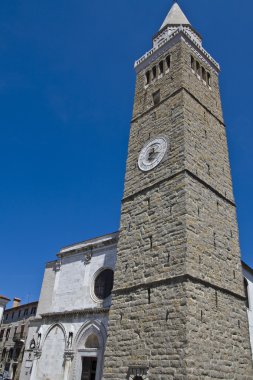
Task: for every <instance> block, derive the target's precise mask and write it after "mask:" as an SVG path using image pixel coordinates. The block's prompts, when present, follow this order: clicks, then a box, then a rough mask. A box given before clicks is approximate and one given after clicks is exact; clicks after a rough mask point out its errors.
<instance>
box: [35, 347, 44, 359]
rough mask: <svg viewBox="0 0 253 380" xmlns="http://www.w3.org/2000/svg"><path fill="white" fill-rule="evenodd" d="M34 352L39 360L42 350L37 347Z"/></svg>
mask: <svg viewBox="0 0 253 380" xmlns="http://www.w3.org/2000/svg"><path fill="white" fill-rule="evenodd" d="M33 354H34V359H37V360H38V359H39V358H40V357H41V354H42V351H41V350H38V349H37V350H34V351H33Z"/></svg>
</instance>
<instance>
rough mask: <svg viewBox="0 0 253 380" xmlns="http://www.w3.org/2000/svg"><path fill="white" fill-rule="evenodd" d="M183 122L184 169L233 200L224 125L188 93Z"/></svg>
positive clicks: (185, 93)
mask: <svg viewBox="0 0 253 380" xmlns="http://www.w3.org/2000/svg"><path fill="white" fill-rule="evenodd" d="M202 87H205V86H204V84H203V83H202ZM184 124H185V168H186V169H188V170H189V171H190V172H191V173H193V174H194V175H196V176H197V177H198V178H200V179H201V180H203V181H205V182H206V183H207V184H208V185H210V186H212V187H213V188H214V189H215V190H217V191H218V192H219V193H220V194H221V195H222V196H223V197H225V198H227V199H229V200H230V201H231V202H233V201H234V196H233V188H232V180H231V171H230V164H229V155H228V146H227V137H226V129H225V126H224V125H223V124H222V123H220V122H219V121H218V120H217V119H216V118H215V117H214V116H213V115H212V114H211V113H210V112H209V111H207V110H206V109H205V108H204V106H203V105H202V104H199V103H198V102H196V100H195V99H194V98H193V97H192V96H191V95H189V94H188V93H187V92H184Z"/></svg>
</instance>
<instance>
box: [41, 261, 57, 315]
mask: <svg viewBox="0 0 253 380" xmlns="http://www.w3.org/2000/svg"><path fill="white" fill-rule="evenodd" d="M55 264H56V261H52V262H50V263H47V264H46V268H45V272H44V277H43V282H42V287H41V292H40V299H39V304H38V309H37V315H40V314H43V313H46V312H47V311H49V310H51V307H52V298H53V291H54V283H55V275H56V271H55Z"/></svg>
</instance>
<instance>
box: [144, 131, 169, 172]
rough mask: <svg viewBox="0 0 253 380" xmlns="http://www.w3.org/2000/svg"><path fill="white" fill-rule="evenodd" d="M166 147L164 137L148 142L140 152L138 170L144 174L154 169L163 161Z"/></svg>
mask: <svg viewBox="0 0 253 380" xmlns="http://www.w3.org/2000/svg"><path fill="white" fill-rule="evenodd" d="M167 147H168V143H167V140H166V139H165V138H164V137H158V138H156V139H154V140H152V141H149V142H148V143H147V144H146V145H144V147H143V148H142V150H141V153H140V155H139V159H138V165H139V168H140V169H141V170H142V171H144V172H146V171H148V170H151V169H153V168H154V167H156V166H157V165H158V164H159V163H160V162H161V161H162V159H163V157H164V155H165V153H166V150H167Z"/></svg>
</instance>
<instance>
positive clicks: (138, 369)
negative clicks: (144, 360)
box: [128, 366, 148, 380]
mask: <svg viewBox="0 0 253 380" xmlns="http://www.w3.org/2000/svg"><path fill="white" fill-rule="evenodd" d="M147 372H148V368H147V367H142V366H132V367H129V369H128V379H129V380H134V378H135V377H136V376H140V377H142V379H143V380H148V376H147Z"/></svg>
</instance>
